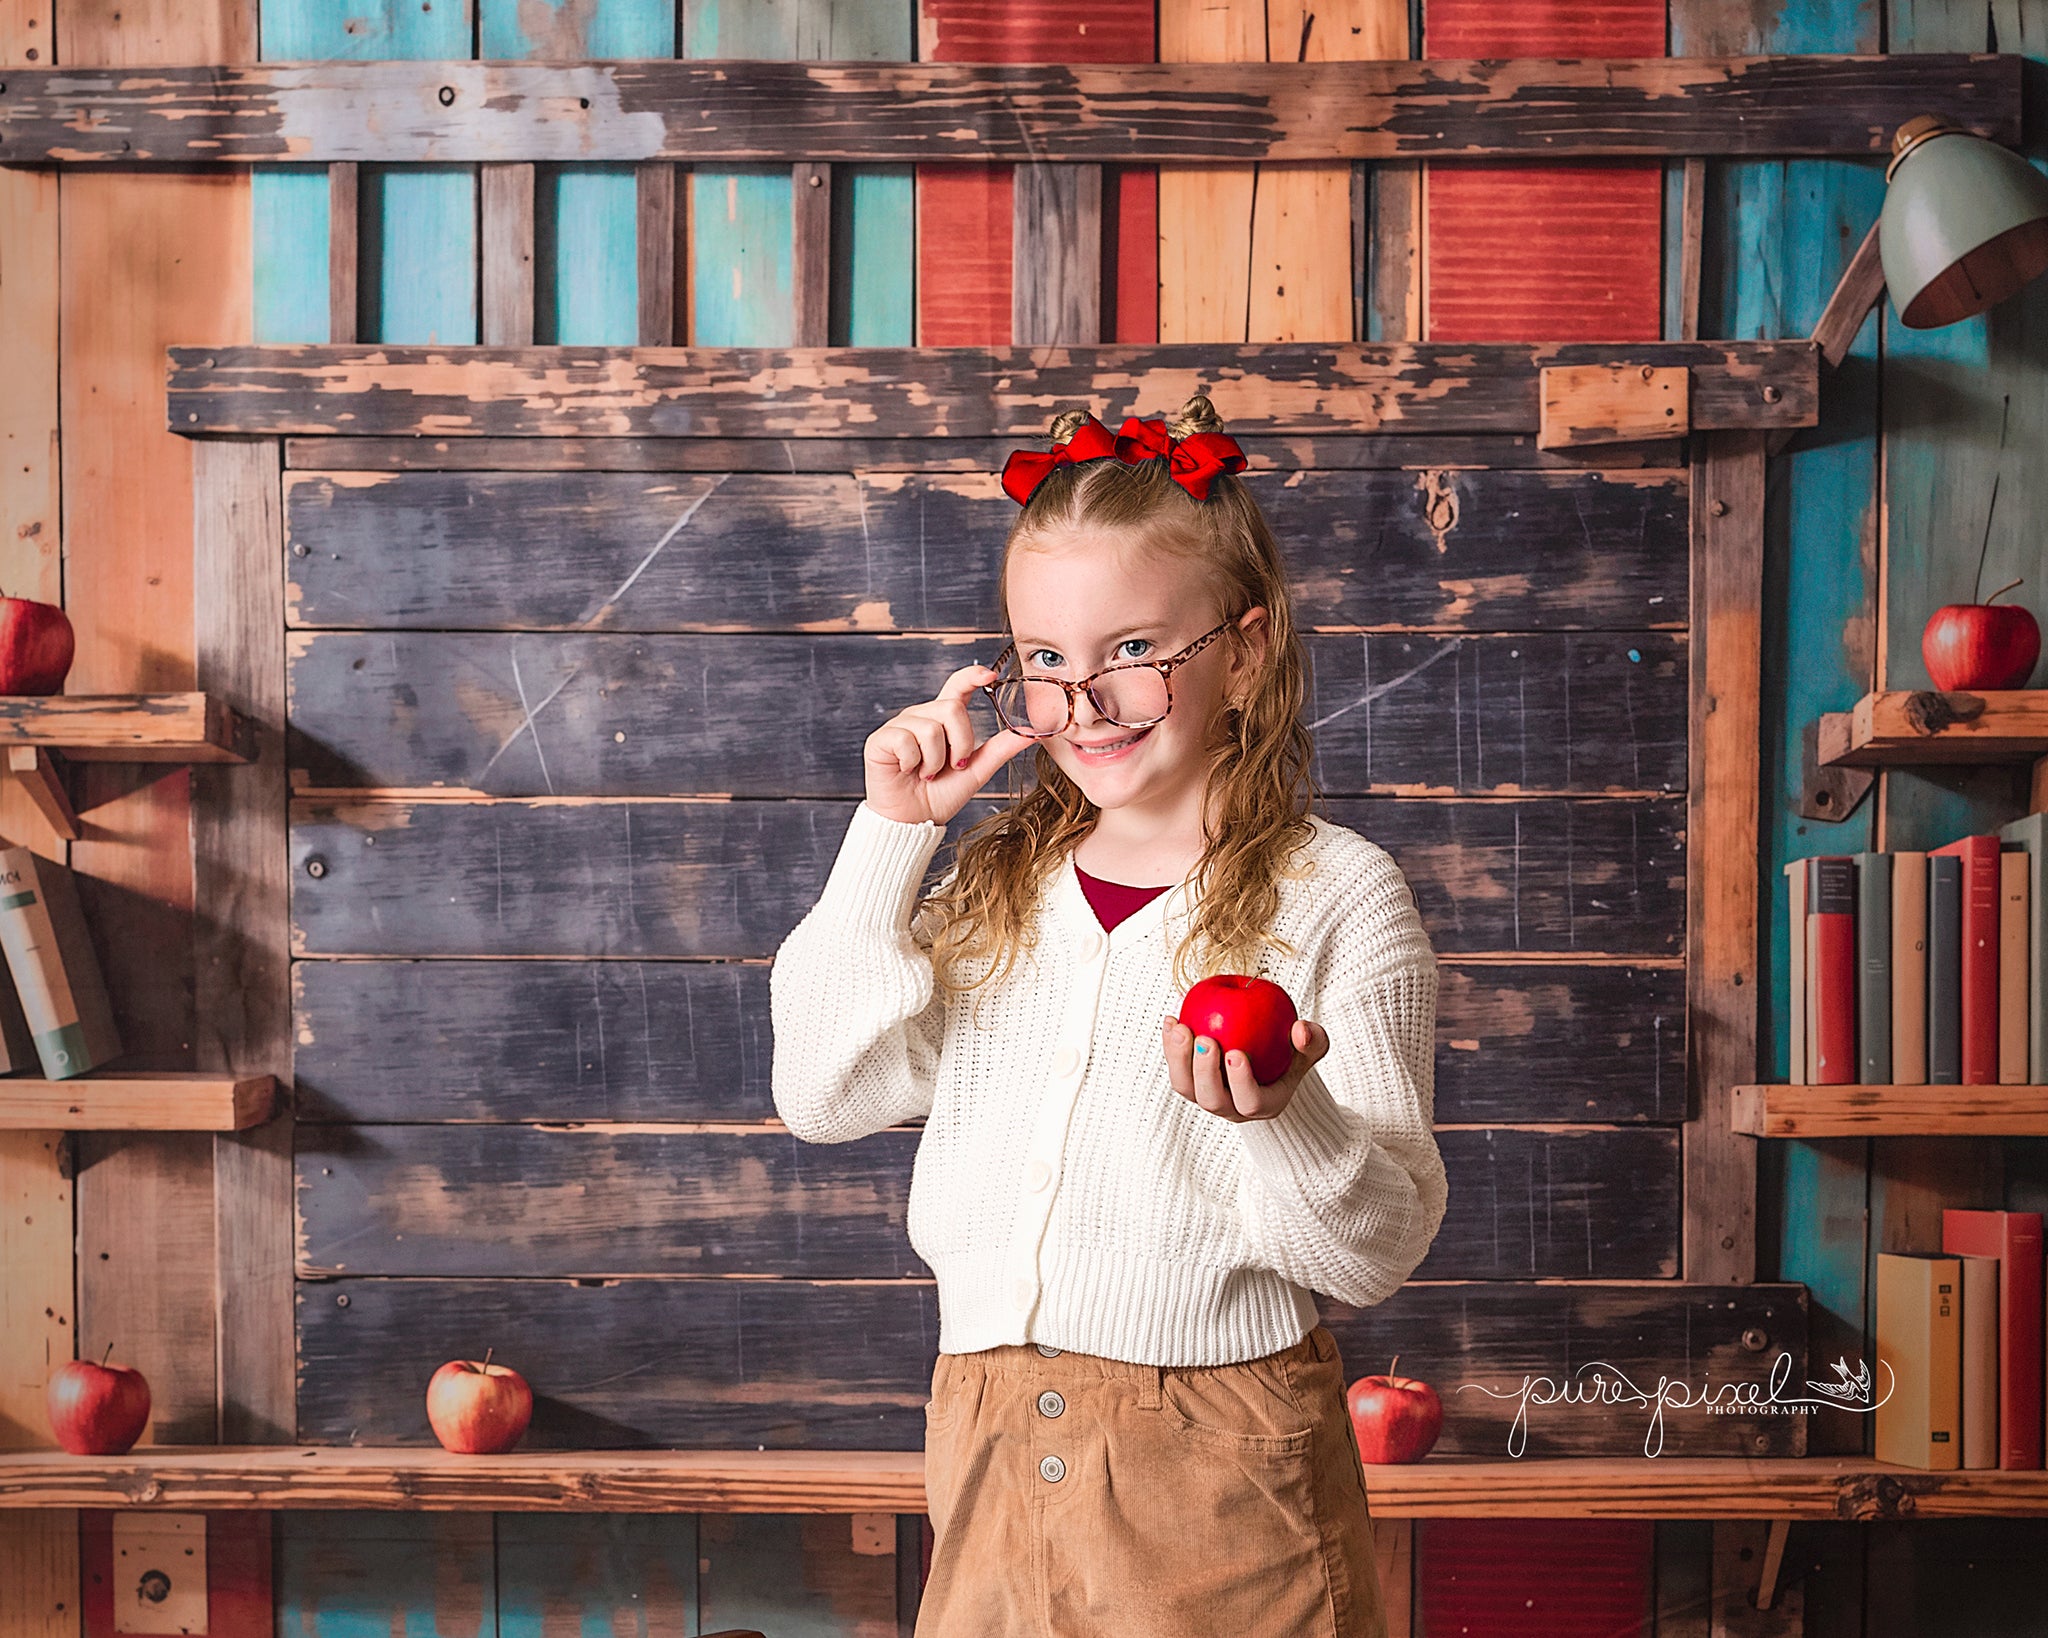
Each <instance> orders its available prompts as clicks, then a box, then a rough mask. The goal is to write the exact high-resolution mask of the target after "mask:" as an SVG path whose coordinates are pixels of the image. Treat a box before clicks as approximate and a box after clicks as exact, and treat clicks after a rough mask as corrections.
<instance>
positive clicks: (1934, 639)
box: [1920, 580, 2041, 690]
mask: <svg viewBox="0 0 2048 1638" xmlns="http://www.w3.org/2000/svg"><path fill="white" fill-rule="evenodd" d="M2019 584H2020V582H2019V581H2017V580H2015V581H2014V582H2013V583H2012V586H2000V587H1999V588H1998V590H1997V591H1995V592H1993V593H1992V594H1991V597H1997V596H1999V595H2000V594H2001V593H2004V592H2009V591H2011V590H2012V587H2013V586H2017V585H2019ZM1991 597H1987V598H1985V599H1984V601H1983V602H1981V603H1949V604H1947V605H1945V606H1944V607H1942V608H1938V609H1936V610H1935V611H1934V615H1933V618H1931V619H1930V620H1929V621H1928V622H1927V629H1926V630H1925V631H1923V632H1922V633H1921V634H1920V658H1921V659H1923V660H1925V661H1926V662H1927V675H1928V677H1929V678H1930V679H1932V681H1933V683H1934V686H1935V687H1936V688H1939V689H1943V690H1948V689H1952V688H1967V689H1977V688H2019V687H2022V686H2023V685H2024V684H2025V683H2026V680H2027V678H2028V677H2029V676H2030V675H2031V674H2032V673H2033V669H2034V662H2035V661H2036V660H2038V659H2039V658H2040V657H2041V628H2040V626H2039V625H2038V624H2036V623H2035V620H2034V617H2033V615H2031V614H2030V613H2028V612H2027V611H2026V610H2025V609H2023V608H2021V607H2020V606H2019V605H2018V604H2017V603H1994V602H1992V601H1991Z"/></svg>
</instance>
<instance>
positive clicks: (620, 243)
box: [477, 0, 676, 347]
mask: <svg viewBox="0 0 2048 1638" xmlns="http://www.w3.org/2000/svg"><path fill="white" fill-rule="evenodd" d="M477 42H478V52H479V55H481V56H483V57H485V58H488V59H491V60H493V61H522V60H527V59H535V60H555V61H566V60H580V59H602V58H608V57H673V56H674V55H675V51H676V25H675V5H674V0H480V7H479V11H478V15H477ZM638 248H639V222H638V189H637V187H636V185H635V183H634V178H633V167H632V166H630V165H541V166H538V167H536V174H535V179H534V314H533V338H534V340H535V341H536V342H539V343H549V342H561V343H567V344H570V345H575V346H623V347H630V346H633V345H635V344H636V343H638V341H639V339H640V270H639V254H638Z"/></svg>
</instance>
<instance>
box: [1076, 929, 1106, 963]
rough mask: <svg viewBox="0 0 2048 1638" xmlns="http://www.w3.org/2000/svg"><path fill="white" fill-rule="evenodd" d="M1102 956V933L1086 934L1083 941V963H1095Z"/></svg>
mask: <svg viewBox="0 0 2048 1638" xmlns="http://www.w3.org/2000/svg"><path fill="white" fill-rule="evenodd" d="M1101 954H1102V935H1101V934H1100V933H1089V934H1086V935H1085V936H1084V937H1083V938H1082V940H1081V959H1082V960H1083V961H1093V960H1094V959H1095V958H1096V957H1097V956H1099V955H1101Z"/></svg>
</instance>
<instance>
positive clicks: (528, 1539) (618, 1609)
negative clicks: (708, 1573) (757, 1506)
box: [493, 1513, 838, 1638]
mask: <svg viewBox="0 0 2048 1638" xmlns="http://www.w3.org/2000/svg"><path fill="white" fill-rule="evenodd" d="M698 1522H699V1521H698V1518H697V1516H696V1515H695V1514H693V1513H650V1514H645V1515H634V1514H630V1513H624V1514H621V1513H500V1514H498V1515H497V1516H496V1518H495V1519H494V1521H493V1533H494V1537H495V1543H494V1545H495V1554H496V1566H497V1586H498V1625H497V1629H496V1633H495V1635H494V1638H557V1635H561V1638H570V1635H581V1634H585V1633H588V1634H613V1633H646V1634H648V1635H649V1638H652V1635H654V1634H656V1633H671V1632H673V1633H692V1632H703V1631H706V1630H709V1625H710V1624H709V1623H707V1622H705V1621H704V1620H703V1617H702V1615H701V1613H700V1610H701V1604H700V1601H699V1594H698V1585H699V1572H698V1568H697V1560H698V1552H699V1546H698V1543H699V1531H698ZM794 1561H795V1555H793V1554H792V1555H790V1556H789V1557H788V1558H786V1559H784V1561H783V1562H782V1563H780V1564H778V1565H776V1566H774V1567H773V1569H771V1570H770V1571H769V1572H768V1573H769V1574H770V1576H771V1578H776V1579H779V1578H780V1577H781V1576H784V1575H786V1574H787V1573H788V1570H789V1566H790V1565H791V1564H792V1563H793V1562H794ZM778 1630H783V1629H778ZM832 1638H838V1634H837V1633H836V1632H835V1633H833V1635H832Z"/></svg>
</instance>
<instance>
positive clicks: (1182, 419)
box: [1166, 392, 1223, 438]
mask: <svg viewBox="0 0 2048 1638" xmlns="http://www.w3.org/2000/svg"><path fill="white" fill-rule="evenodd" d="M1166 430H1167V431H1168V432H1170V433H1172V434H1173V436H1174V437H1176V438H1186V437H1190V436H1192V435H1193V434H1195V433H1197V432H1221V431H1222V430H1223V417H1222V416H1220V415H1218V414H1217V413H1216V406H1215V405H1214V404H1212V403H1210V402H1209V398H1208V395H1207V394H1206V393H1199V392H1198V393H1196V394H1195V395H1194V396H1193V397H1191V398H1190V399H1189V400H1188V401H1187V402H1186V403H1185V404H1183V405H1181V407H1180V408H1179V409H1178V410H1177V411H1175V412H1174V414H1173V416H1172V418H1171V419H1170V420H1168V421H1167V423H1166Z"/></svg>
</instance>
